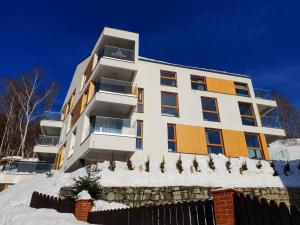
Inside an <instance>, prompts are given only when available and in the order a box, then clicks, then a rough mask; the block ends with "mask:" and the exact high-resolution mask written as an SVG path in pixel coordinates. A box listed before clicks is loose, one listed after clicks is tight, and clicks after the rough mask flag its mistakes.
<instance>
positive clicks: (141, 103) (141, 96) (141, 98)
mask: <svg viewBox="0 0 300 225" xmlns="http://www.w3.org/2000/svg"><path fill="white" fill-rule="evenodd" d="M137 112H139V113H143V112H144V89H143V88H139V89H138V104H137Z"/></svg>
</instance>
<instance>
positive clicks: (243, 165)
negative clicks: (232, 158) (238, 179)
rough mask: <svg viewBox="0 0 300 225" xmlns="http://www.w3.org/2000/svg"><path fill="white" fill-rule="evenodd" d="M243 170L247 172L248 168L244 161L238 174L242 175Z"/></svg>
mask: <svg viewBox="0 0 300 225" xmlns="http://www.w3.org/2000/svg"><path fill="white" fill-rule="evenodd" d="M245 170H248V166H247V162H246V161H244V162H243V163H242V165H241V168H240V174H243V172H244V171H245Z"/></svg>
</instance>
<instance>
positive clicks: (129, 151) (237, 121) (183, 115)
mask: <svg viewBox="0 0 300 225" xmlns="http://www.w3.org/2000/svg"><path fill="white" fill-rule="evenodd" d="M276 107H277V105H276V101H274V100H273V99H272V94H271V92H269V91H265V90H257V89H254V88H253V86H252V82H251V78H250V77H249V76H245V75H241V74H235V73H228V72H223V71H216V70H210V69H201V68H195V67H189V66H184V65H177V64H171V63H167V62H162V61H157V60H153V59H148V58H144V57H141V56H139V34H137V33H133V32H127V31H122V30H116V29H111V28H107V27H105V28H104V30H103V32H102V34H101V35H100V37H99V39H98V41H97V43H96V44H95V46H94V48H93V50H92V51H91V54H90V55H89V56H88V57H87V58H86V59H84V60H83V61H82V62H81V63H79V65H78V66H77V68H76V71H75V73H74V76H73V79H72V82H71V84H70V87H69V90H68V92H67V95H66V98H65V101H64V104H63V107H62V110H61V113H62V114H63V115H62V116H61V121H60V122H59V124H57V123H56V122H57V121H56V122H53V121H52V123H53V124H56V125H55V126H56V128H59V133H60V137H59V141H58V143H56V145H55V146H52V147H54V148H50V149H52V150H51V153H50V155H51V154H52V156H54V157H55V162H54V164H55V168H56V169H60V168H61V169H63V170H65V171H71V170H74V169H76V168H78V167H81V166H83V165H84V164H86V163H88V162H96V161H104V160H110V159H111V158H112V157H113V158H114V159H115V160H122V161H124V160H127V159H128V158H130V157H132V158H136V159H137V158H139V159H146V158H147V156H149V157H150V158H151V160H157V161H161V159H162V158H163V156H164V157H165V159H168V158H174V157H176V158H178V153H181V154H204V155H207V154H210V153H212V154H224V155H226V156H230V157H240V156H243V157H250V158H258V159H269V158H270V156H269V152H268V143H270V142H272V141H275V140H277V139H279V138H281V137H283V136H285V132H284V130H283V129H282V128H281V125H280V121H279V119H278V117H276V113H275V112H276ZM50 123H51V121H48V123H47V129H45V131H47V132H50V133H51V131H50V130H51V129H50V127H51V124H50ZM41 125H42V124H41ZM44 125H45V122H44ZM54 130H55V131H56V135H57V129H54ZM54 130H52V131H54ZM52 133H53V132H52ZM46 147H48V150H47V149H46ZM54 149H55V150H54ZM35 151H38V152H39V156H41V157H43V155H45V154H48V156H49V152H48V151H50V150H49V146H45V145H42V144H40V145H39V146H37V148H36V149H35ZM52 159H53V157H52Z"/></svg>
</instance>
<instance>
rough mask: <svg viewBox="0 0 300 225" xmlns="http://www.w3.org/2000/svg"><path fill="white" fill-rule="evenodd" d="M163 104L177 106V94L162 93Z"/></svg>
mask: <svg viewBox="0 0 300 225" xmlns="http://www.w3.org/2000/svg"><path fill="white" fill-rule="evenodd" d="M161 100H162V105H165V106H177V96H176V94H171V93H162V94H161Z"/></svg>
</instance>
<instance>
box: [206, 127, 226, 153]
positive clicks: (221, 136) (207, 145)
mask: <svg viewBox="0 0 300 225" xmlns="http://www.w3.org/2000/svg"><path fill="white" fill-rule="evenodd" d="M206 131H218V132H219V136H220V140H221V144H210V143H208V141H207V135H206ZM205 137H206V147H207V151H209V150H208V147H209V146H217V147H222V154H223V155H225V147H224V140H223V132H222V130H220V129H214V128H205ZM208 154H212V153H211V152H208Z"/></svg>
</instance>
